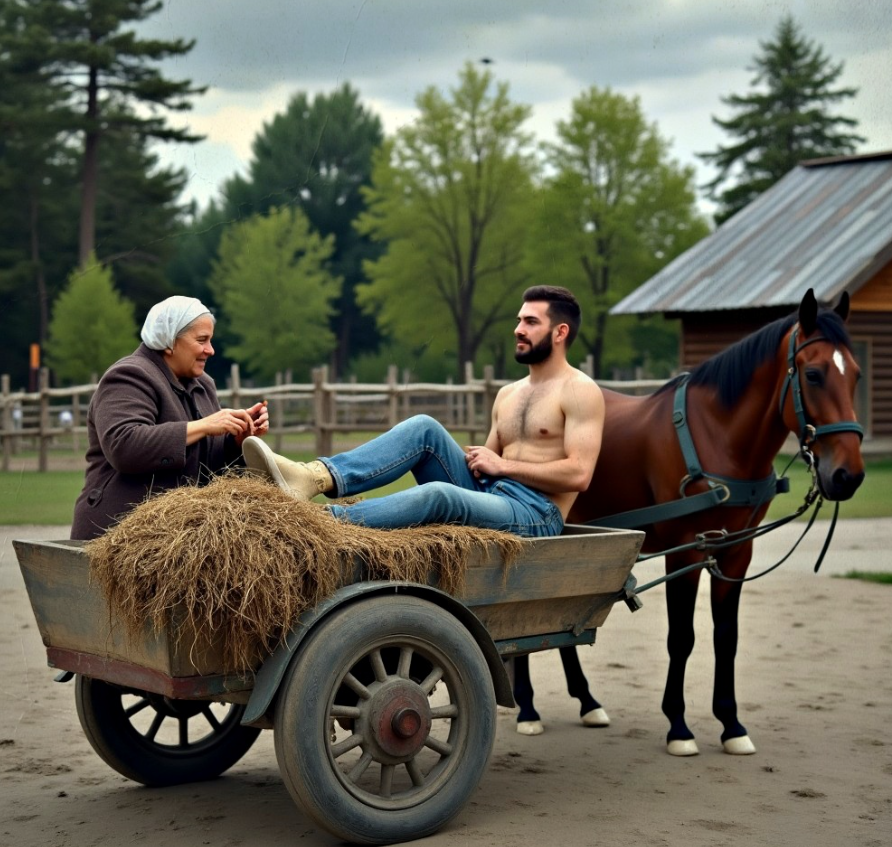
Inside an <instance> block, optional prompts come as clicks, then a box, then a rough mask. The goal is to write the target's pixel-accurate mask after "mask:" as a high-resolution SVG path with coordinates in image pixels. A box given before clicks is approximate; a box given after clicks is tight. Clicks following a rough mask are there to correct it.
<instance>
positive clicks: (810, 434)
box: [778, 326, 864, 448]
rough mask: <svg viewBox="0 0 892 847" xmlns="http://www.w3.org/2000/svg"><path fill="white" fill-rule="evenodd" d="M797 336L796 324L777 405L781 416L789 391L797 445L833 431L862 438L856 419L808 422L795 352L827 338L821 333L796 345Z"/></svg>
mask: <svg viewBox="0 0 892 847" xmlns="http://www.w3.org/2000/svg"><path fill="white" fill-rule="evenodd" d="M798 336H799V327H798V326H797V327H796V328H795V329H794V330H793V331H792V332H791V333H790V344H789V346H788V348H787V375H786V377H784V384H783V387H782V388H781V393H780V403H779V406H778V411H779V412H780V416H781V418H783V416H784V403H785V402H786V399H787V392H788V391H790V392H791V393H792V395H793V411H794V413H795V414H796V422H797V423H798V424H799V446H800V447H801V448H805V447H807V446H808V445H810V444H813V443H814V442H815V441H817V440H818V438H819V437H820V436H822V435H829V434H830V433H833V432H855V433H857V434H858V437H859V438H860V439H862V440H863V439H864V429H863V428H862V426H861V424H859V423H858V422H857V421H839V422H837V423H832V424H823V425H821V426H814V425H813V424H810V423H809V422H808V417H807V416H806V412H805V404H804V403H803V402H802V385H801V384H800V382H799V373H798V371H797V369H796V354H797V353H798V352H799V351H800V350H802V348H803V347H808V345H809V344H814V343H815V342H817V341H826V340H827V339H826V338H824V336H822V335H818V336H816V337H815V338H809V339H808V340H807V341H803V342H802V344H800V345H799V346H798V347H797V346H796V339H797V338H798Z"/></svg>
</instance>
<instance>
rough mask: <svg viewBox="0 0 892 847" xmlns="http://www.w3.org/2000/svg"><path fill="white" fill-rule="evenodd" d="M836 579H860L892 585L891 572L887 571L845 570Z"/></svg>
mask: <svg viewBox="0 0 892 847" xmlns="http://www.w3.org/2000/svg"><path fill="white" fill-rule="evenodd" d="M836 578H837V579H860V580H862V581H863V582H877V583H879V584H880V585H892V573H889V572H888V571H886V572H884V571H846V573H844V574H843V575H842V576H841V577H836Z"/></svg>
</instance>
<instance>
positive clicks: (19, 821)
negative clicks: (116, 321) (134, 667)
mask: <svg viewBox="0 0 892 847" xmlns="http://www.w3.org/2000/svg"><path fill="white" fill-rule="evenodd" d="M825 527H826V525H825ZM821 529H822V528H821V526H820V525H819V527H818V529H817V530H816V531H814V532H813V536H810V537H809V538H808V539H806V542H804V543H803V545H802V546H801V547H800V549H799V550H798V551H797V552H796V553H795V554H794V556H793V557H792V559H791V561H790V562H788V563H787V564H785V565H784V566H783V567H782V568H780V569H779V570H778V571H776V572H774V573H772V574H770V575H769V576H767V577H766V578H765V579H764V580H761V581H757V582H754V583H752V584H751V585H748V586H746V588H745V589H744V593H743V601H742V611H741V643H740V649H739V654H738V684H737V693H738V701H739V703H740V711H741V719H742V720H743V722H744V724H746V726H747V728H748V730H749V732H750V735H751V737H752V739H753V741H754V742H755V744H756V746H757V748H758V752H757V753H756V754H755V755H753V756H747V757H734V756H729V755H726V754H724V753H723V752H722V750H721V746H720V743H719V733H720V726H719V724H718V723H717V722H716V721H715V719H714V718H713V717H712V715H711V713H710V699H711V677H712V655H711V636H710V624H709V614H708V609H707V604H706V600H707V595H708V592H707V591H704V590H701V592H700V595H701V596H700V599H699V601H698V616H697V624H698V629H697V634H698V643H697V646H696V648H695V651H694V655H693V657H692V659H691V662H690V664H689V672H688V687H687V704H688V717H689V723H690V725H691V728H692V729H693V730H694V732H695V733H697V736H698V743H699V745H700V751H701V752H700V755H699V756H696V757H693V758H689V759H677V758H673V757H671V756H668V755H667V754H666V753H665V746H664V737H665V732H666V728H667V726H666V721H665V719H664V717H663V715H662V714H661V712H660V698H661V695H662V687H663V682H664V674H665V670H666V657H665V649H664V643H665V634H666V615H665V610H664V605H663V592H662V588H656V589H653V590H652V591H650V592H648V593H647V594H645V595H644V598H643V599H644V608H643V609H642V610H641V611H639V612H637V613H635V614H634V615H633V614H631V613H630V612H629V611H628V610H627V609H626V607H625V606H624V605H619V606H617V607H616V608H615V609H614V610H613V612H612V614H611V616H610V618H609V619H608V620H607V622H606V624H605V626H604V627H603V629H602V630H601V631H600V633H599V636H598V643H597V644H596V645H595V646H594V647H592V648H585V649H583V650H582V653H581V655H582V661H583V667H584V668H585V669H586V672H587V673H588V674H589V678H590V680H591V681H592V690H593V693H594V694H595V696H596V697H597V698H598V699H600V700H601V701H602V702H603V704H604V706H605V708H606V709H607V710H608V712H609V713H610V715H611V717H612V720H613V722H612V725H611V726H610V727H608V728H605V729H587V728H584V727H582V726H581V725H580V724H579V722H578V718H577V712H576V708H575V706H576V703H575V701H571V700H570V699H569V698H568V697H567V696H566V694H565V692H564V688H563V686H564V683H563V678H562V674H561V672H560V663H559V661H558V659H557V656H556V655H554V654H548V653H546V654H537V655H536V656H534V657H533V661H532V675H533V683H534V685H535V686H536V688H537V700H536V704H537V707H538V708H539V711H540V712H541V713H542V715H543V718H544V720H545V722H546V725H547V729H546V732H545V734H544V735H542V736H538V737H534V738H528V737H523V736H519V735H518V734H517V733H516V732H515V731H514V717H513V715H509V714H502V715H500V716H499V720H498V734H497V739H496V745H495V752H494V754H493V758H492V762H491V764H490V767H489V769H488V771H487V772H486V774H485V775H484V777H483V779H482V782H481V785H480V787H479V789H478V790H477V792H476V793H475V795H474V796H473V799H472V801H471V802H470V803H469V804H468V805H467V806H466V807H465V809H464V810H463V811H462V812H461V813H460V814H459V815H458V817H457V818H455V819H454V820H453V821H452V822H451V823H450V824H449V825H448V826H447V827H446V828H445V829H444V830H442V831H441V832H440V833H438V834H436V835H434V836H432V837H431V838H429V839H426V840H425V842H424V843H425V844H427V845H429V847H437V845H447V844H448V845H450V847H454V845H463V846H464V845H468V846H469V847H484V845H487V847H488V845H493V847H495V845H498V847H511V845H543V844H559V845H567V846H568V847H577V845H579V847H582V846H583V845H592V844H603V845H620V844H622V845H673V847H674V846H675V845H679V847H680V845H685V847H698V845H703V846H704V847H706V846H707V845H708V846H709V847H715V845H735V847H741V846H743V847H748V845H777V844H784V845H788V847H823V845H827V847H831V846H832V847H837V845H846V846H847V847H856V846H857V847H880V845H882V846H883V847H888V845H889V844H892V735H890V733H889V726H890V716H892V618H890V614H889V607H890V601H892V587H890V586H884V585H876V584H871V583H865V582H859V581H852V580H838V579H832V578H831V575H832V574H839V573H843V572H845V571H846V570H848V569H850V568H861V569H885V570H892V555H890V546H892V520H880V521H863V522H862V521H848V522H843V523H841V524H840V526H839V527H838V529H837V534H836V538H835V539H834V544H833V547H832V549H831V553H830V555H829V557H828V560H827V561H825V563H824V566H823V568H822V573H821V574H820V575H817V576H816V575H814V574H813V573H812V565H813V562H814V559H815V557H816V554H817V550H818V549H819V548H820V545H821V542H822V540H823V536H822V535H820V533H821ZM819 536H820V537H819ZM64 537H67V528H65V527H0V633H2V636H0V672H2V681H0V844H2V845H16V847H54V846H55V847H61V845H79V847H80V845H112V844H115V845H116V844H120V843H127V844H164V845H165V847H181V845H182V846H183V847H185V845H189V847H195V845H205V844H206V845H215V847H235V846H236V845H246V847H253V845H263V847H278V845H294V844H302V845H307V847H313V846H314V845H331V844H333V843H335V842H334V840H333V839H332V838H330V837H329V836H328V835H327V834H326V833H325V832H324V831H322V830H320V829H318V828H317V827H315V826H314V825H313V824H312V823H311V822H310V821H309V820H308V819H307V817H306V816H305V815H304V814H303V812H302V811H301V810H300V809H299V808H298V807H297V806H295V805H294V803H293V802H292V800H291V798H290V797H289V795H288V793H287V791H286V789H285V787H284V786H283V784H282V781H281V779H280V776H279V772H278V768H277V765H276V759H275V754H274V751H273V744H272V733H270V732H264V733H263V734H262V735H261V738H260V739H259V741H258V742H257V744H256V745H255V746H254V748H253V749H252V750H251V751H250V753H248V755H247V756H246V757H245V758H244V759H243V760H242V761H241V762H239V763H238V764H237V765H236V766H235V767H234V768H232V770H230V771H229V772H228V773H227V774H226V775H225V776H223V777H222V778H220V779H218V780H215V781H212V782H207V783H201V784H195V785H187V786H181V787H176V788H167V789H147V788H143V787H140V786H138V785H136V784H134V783H132V782H130V781H128V780H126V779H125V778H123V777H121V776H119V775H118V774H117V773H115V772H114V771H112V770H110V769H109V768H108V767H107V766H106V765H105V764H104V763H103V762H102V761H101V760H100V759H99V758H98V756H97V755H96V754H95V753H94V752H93V751H92V749H91V748H90V746H89V744H88V742H87V740H86V739H85V737H84V735H83V733H82V731H81V728H80V725H79V724H78V719H77V715H76V713H75V707H74V690H73V686H72V685H71V684H66V685H60V684H55V683H54V682H53V675H54V672H53V671H52V670H50V669H48V668H47V667H46V661H45V653H44V650H43V647H42V645H41V641H40V638H39V635H38V632H37V628H36V625H35V623H34V619H33V616H32V614H31V609H30V606H29V605H28V601H27V597H26V593H25V589H24V586H23V583H22V579H21V575H20V573H19V570H18V564H17V562H16V559H15V555H14V552H13V550H12V546H11V543H10V542H11V539H13V538H64ZM792 537H793V535H792V532H791V531H790V530H789V529H787V528H785V529H784V530H781V531H779V532H777V533H774V534H773V535H771V536H768V537H766V538H765V539H763V540H762V541H761V542H760V543H759V548H758V549H757V557H756V560H755V561H754V565H753V569H752V571H751V572H755V570H756V569H757V568H760V567H764V566H765V565H768V564H771V563H773V562H774V561H775V560H776V558H778V556H779V554H781V553H782V552H785V551H786V550H787V549H788V548H789V545H790V543H791V539H792ZM659 570H660V563H659V562H651V563H646V564H644V565H641V566H639V567H638V568H636V573H637V574H638V578H639V582H641V583H643V582H645V581H647V580H649V579H650V578H652V577H653V576H655V575H657V573H658V572H659ZM704 587H705V586H704Z"/></svg>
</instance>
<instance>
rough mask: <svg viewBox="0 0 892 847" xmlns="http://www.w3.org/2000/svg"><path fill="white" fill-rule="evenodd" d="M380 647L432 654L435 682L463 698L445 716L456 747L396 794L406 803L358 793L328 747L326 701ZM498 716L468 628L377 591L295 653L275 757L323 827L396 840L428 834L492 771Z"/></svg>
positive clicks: (282, 697)
mask: <svg viewBox="0 0 892 847" xmlns="http://www.w3.org/2000/svg"><path fill="white" fill-rule="evenodd" d="M379 647H391V648H392V647H400V648H404V647H409V648H411V649H412V650H413V651H414V652H413V655H417V656H419V657H421V659H422V661H426V659H427V657H430V658H432V659H433V660H434V661H435V662H436V663H437V666H438V667H441V668H442V669H443V671H444V673H443V677H442V678H441V680H440V682H438V683H437V684H438V685H439V684H441V683H444V684H445V685H446V687H447V691H448V692H449V695H450V698H449V699H450V702H451V703H452V704H454V705H455V706H456V707H457V716H456V717H453V718H450V719H449V720H450V721H451V723H450V725H449V737H448V741H449V743H450V744H452V746H453V751H452V752H451V753H450V754H449V755H448V756H446V757H445V759H444V758H443V757H441V759H440V760H439V762H438V764H437V765H435V766H434V767H432V768H431V769H430V771H429V773H428V774H427V775H426V776H425V780H427V779H428V778H429V777H430V775H431V774H433V773H434V772H435V771H438V773H437V774H436V775H435V776H433V777H432V778H431V781H430V783H429V784H426V786H425V787H424V788H423V789H420V788H418V787H417V786H413V787H412V788H411V789H410V792H409V794H410V795H411V794H412V793H413V792H416V791H417V792H418V793H417V795H413V796H408V797H406V798H404V799H398V800H397V801H394V802H395V803H396V805H398V806H399V805H401V806H402V807H401V808H392V807H391V808H384V807H385V806H387V805H388V802H389V801H387V800H385V799H383V798H381V799H379V802H375V801H376V798H374V797H373V798H371V801H366V800H364V799H363V798H362V797H357V796H355V794H354V792H353V791H351V789H350V788H349V787H347V786H346V785H345V782H346V781H347V779H346V777H345V776H344V775H342V774H341V773H340V770H339V768H338V764H337V762H336V761H335V759H334V757H333V756H332V754H331V745H330V737H329V736H330V732H331V730H330V728H329V727H330V721H331V717H330V715H329V710H330V708H331V706H332V704H333V702H334V698H335V696H336V694H337V693H338V691H339V689H340V690H343V689H341V681H342V680H343V679H344V677H345V675H346V673H347V672H348V671H349V670H350V669H351V668H355V667H357V666H358V664H357V663H359V662H361V661H363V659H364V657H367V656H371V655H372V653H374V652H375V650H376V649H377V648H379ZM388 679H397V680H399V679H400V677H399V676H398V675H397V674H394V675H393V676H388ZM425 696H427V695H425ZM495 722H496V703H495V694H494V691H493V684H492V677H491V675H490V672H489V668H488V667H487V664H486V660H485V659H484V657H483V653H482V652H481V650H480V647H479V646H478V644H477V642H476V641H475V640H474V638H473V637H472V636H471V635H470V633H469V632H468V631H467V629H465V627H464V626H463V625H462V624H461V623H460V622H459V621H458V620H456V618H455V617H453V616H452V615H450V614H449V613H448V612H445V611H444V610H442V609H441V608H439V607H438V606H436V605H434V604H433V603H430V602H428V601H426V600H421V599H418V598H415V597H408V596H405V595H385V596H380V595H379V596H376V597H373V598H368V599H365V600H361V601H359V602H356V603H354V604H352V605H350V606H346V607H344V608H342V609H340V610H338V611H337V612H334V613H333V614H332V615H331V617H329V618H326V619H324V620H323V621H321V622H320V623H319V625H318V628H317V629H316V631H315V632H313V633H311V634H310V635H309V636H308V639H307V641H306V643H305V646H303V647H302V649H301V651H300V653H299V654H298V655H297V656H296V657H295V659H294V660H293V661H292V663H291V666H290V667H289V670H288V672H287V676H286V677H285V679H284V681H283V683H282V687H281V688H280V689H279V697H278V699H277V702H276V708H275V723H274V727H275V729H274V738H275V748H276V758H277V759H278V762H279V768H280V770H281V773H282V778H283V780H284V782H285V784H286V786H287V788H288V790H289V792H290V793H291V795H292V796H293V797H294V798H295V800H296V801H297V802H298V804H299V805H300V806H302V807H303V809H304V810H305V811H306V813H307V814H308V815H309V816H310V817H311V818H312V819H313V820H314V821H315V822H316V823H317V824H318V825H319V826H321V827H323V828H324V829H326V830H328V831H329V832H331V833H332V834H333V835H335V836H336V837H338V838H342V839H344V840H346V841H351V842H353V843H359V844H392V843H394V842H398V841H407V840H410V839H415V838H421V837H424V836H426V835H430V834H431V833H433V832H436V831H437V830H438V829H440V828H441V827H442V826H443V825H444V824H445V823H447V822H448V821H449V820H450V819H451V818H453V817H454V816H455V815H456V814H458V812H459V811H460V810H461V809H462V807H463V806H464V804H465V803H466V802H467V801H468V799H469V798H470V796H471V795H472V794H473V792H474V790H475V789H476V788H477V785H478V784H479V782H480V779H481V778H482V776H483V774H484V773H485V771H486V767H487V765H488V763H489V758H490V755H491V753H492V748H493V743H494V741H495ZM353 731H354V732H355V731H356V730H355V729H354V730H353ZM362 749H363V750H366V749H367V748H366V747H365V746H363V747H362ZM401 766H402V765H399V766H398V767H401ZM438 769H439V770H438Z"/></svg>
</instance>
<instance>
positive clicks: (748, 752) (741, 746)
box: [722, 735, 756, 756]
mask: <svg viewBox="0 0 892 847" xmlns="http://www.w3.org/2000/svg"><path fill="white" fill-rule="evenodd" d="M722 747H723V748H724V750H725V752H726V753H730V754H731V755H732V756H752V755H753V753H755V752H756V745H755V744H753V742H752V741H750V737H749V736H748V735H741V736H738V737H737V738H729V739H728V740H727V741H723V742H722Z"/></svg>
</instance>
